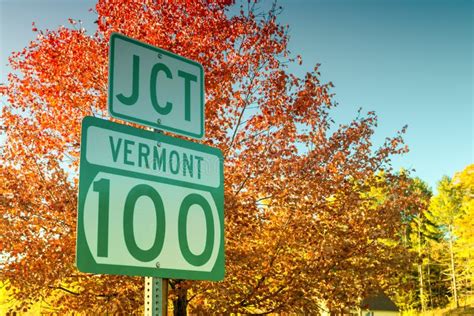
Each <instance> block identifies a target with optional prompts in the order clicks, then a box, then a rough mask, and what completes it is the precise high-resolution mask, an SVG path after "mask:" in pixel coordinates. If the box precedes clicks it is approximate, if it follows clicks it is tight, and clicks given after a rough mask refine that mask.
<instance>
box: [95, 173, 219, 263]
mask: <svg viewBox="0 0 474 316" xmlns="http://www.w3.org/2000/svg"><path fill="white" fill-rule="evenodd" d="M93 190H94V192H97V193H98V194H99V205H98V206H99V212H98V215H99V218H98V242H97V256H98V257H108V253H109V211H110V207H109V201H110V180H109V179H100V180H98V181H95V182H94V183H93ZM142 196H146V197H148V198H149V199H150V200H151V201H152V202H153V205H154V209H155V218H156V232H155V236H154V241H153V244H152V246H151V247H150V248H149V249H143V248H141V247H140V246H139V245H138V244H137V242H136V240H135V231H134V225H133V219H134V213H135V204H136V203H137V200H138V199H139V198H140V197H142ZM193 205H198V206H200V207H201V208H202V210H203V211H204V217H205V220H206V244H205V247H204V250H203V251H202V253H200V254H194V253H192V252H191V250H190V248H189V243H188V236H187V219H188V214H189V210H190V208H191V206H193ZM122 229H123V236H124V239H125V245H126V247H127V249H128V251H129V252H130V254H131V255H132V256H133V257H134V258H135V259H137V260H139V261H142V262H148V261H151V260H153V259H155V258H157V257H158V256H159V255H160V253H161V250H162V249H163V243H164V240H165V231H166V218H165V209H164V205H163V200H162V198H161V196H160V194H159V193H158V192H157V191H156V190H155V189H154V188H153V187H151V186H149V185H147V184H139V185H136V186H134V187H133V188H132V189H130V191H129V192H128V194H127V197H126V199H125V206H124V212H123V223H122ZM214 238H215V236H214V219H213V216H212V211H211V206H210V205H209V203H208V201H207V200H206V199H205V198H204V197H203V196H202V195H199V194H196V193H191V194H188V195H187V196H186V197H185V198H184V199H183V201H182V202H181V205H180V207H179V213H178V241H179V248H180V251H181V254H182V255H183V257H184V259H185V260H186V261H187V262H188V263H189V264H191V265H194V266H202V265H204V264H205V263H206V262H208V261H209V259H210V258H211V255H212V250H213V246H214Z"/></svg>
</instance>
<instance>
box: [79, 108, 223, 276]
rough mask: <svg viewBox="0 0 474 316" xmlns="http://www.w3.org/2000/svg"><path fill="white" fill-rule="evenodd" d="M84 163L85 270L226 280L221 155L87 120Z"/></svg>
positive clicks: (198, 146)
mask: <svg viewBox="0 0 474 316" xmlns="http://www.w3.org/2000/svg"><path fill="white" fill-rule="evenodd" d="M80 161H81V163H80V178H79V201H78V204H79V207H78V224H77V249H76V261H77V267H78V269H79V270H81V271H83V272H91V273H105V274H125V275H140V276H154V277H162V278H176V279H192V280H214V281H216V280H221V279H223V277H224V187H223V181H224V177H223V160H222V153H221V151H220V150H219V149H217V148H212V147H208V146H205V145H201V144H197V143H193V142H189V141H185V140H182V139H179V138H173V137H168V136H165V135H163V134H161V133H154V132H150V131H146V130H142V129H137V128H133V127H130V126H125V125H122V124H117V123H113V122H110V121H106V120H102V119H98V118H94V117H86V118H84V120H83V122H82V140H81V160H80Z"/></svg>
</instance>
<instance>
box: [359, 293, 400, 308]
mask: <svg viewBox="0 0 474 316" xmlns="http://www.w3.org/2000/svg"><path fill="white" fill-rule="evenodd" d="M360 307H361V308H362V309H363V310H378V311H396V312H398V311H399V309H398V307H397V305H395V303H394V302H393V301H392V300H391V299H390V298H389V297H388V296H387V295H386V294H385V293H378V294H376V295H372V296H369V297H367V298H365V299H363V300H362V302H361V303H360Z"/></svg>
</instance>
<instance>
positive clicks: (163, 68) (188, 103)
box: [108, 33, 204, 139]
mask: <svg viewBox="0 0 474 316" xmlns="http://www.w3.org/2000/svg"><path fill="white" fill-rule="evenodd" d="M108 93H109V95H108V104H109V112H110V115H111V116H112V117H115V118H118V119H122V120H125V121H130V122H134V123H138V124H142V125H146V126H150V127H153V128H156V129H160V130H166V131H170V132H173V133H176V134H180V135H184V136H188V137H193V138H198V139H200V138H202V137H204V71H203V67H202V65H201V64H199V63H197V62H195V61H192V60H189V59H186V58H184V57H182V56H178V55H175V54H173V53H171V52H168V51H165V50H163V49H161V48H158V47H154V46H151V45H148V44H146V43H143V42H139V41H137V40H134V39H131V38H129V37H126V36H123V35H121V34H118V33H113V34H112V35H111V38H110V56H109V91H108Z"/></svg>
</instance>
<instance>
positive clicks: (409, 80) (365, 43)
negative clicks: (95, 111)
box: [0, 0, 474, 189]
mask: <svg viewBox="0 0 474 316" xmlns="http://www.w3.org/2000/svg"><path fill="white" fill-rule="evenodd" d="M279 3H280V4H281V5H282V6H283V12H282V14H281V15H280V16H279V21H280V22H281V23H282V24H284V25H285V24H288V25H289V27H290V28H289V35H290V43H289V48H290V50H291V52H292V53H293V54H295V55H296V54H300V55H301V56H302V58H303V65H302V66H295V67H291V68H290V71H292V72H295V73H296V74H299V75H304V73H305V72H306V71H309V70H311V69H312V68H313V67H314V65H315V64H316V63H320V64H321V68H320V71H321V73H322V79H323V81H331V82H333V83H334V85H335V88H334V89H333V92H334V93H335V94H336V96H335V100H336V101H337V102H338V103H339V106H338V107H337V108H336V109H335V110H334V111H333V117H334V118H335V119H336V122H337V123H341V124H343V123H347V122H349V121H350V120H351V119H352V118H354V117H355V116H356V115H357V110H358V109H359V108H362V110H363V112H368V111H375V112H376V114H377V115H378V118H379V123H378V127H377V129H376V133H375V138H374V143H375V144H381V143H382V142H383V140H384V138H385V137H389V136H394V135H395V134H396V132H397V131H398V130H400V129H401V128H402V127H403V126H404V125H408V131H407V134H406V135H405V141H406V143H407V144H408V146H409V148H410V152H409V153H408V154H406V155H404V156H402V157H396V158H395V159H394V160H393V166H394V167H395V168H397V169H398V168H402V167H403V168H408V169H415V172H414V175H415V176H418V177H420V178H421V179H423V180H424V181H426V182H427V183H428V184H429V186H431V187H432V188H433V189H435V187H436V183H437V181H439V180H440V179H441V177H442V176H443V175H448V176H453V175H454V173H455V172H457V171H461V170H462V169H464V168H465V167H466V166H467V165H468V164H471V163H474V159H473V158H474V144H473V143H474V141H473V139H474V130H473V122H474V113H473V108H474V106H473V91H474V86H473V72H474V63H473V45H474V39H473V21H472V20H473V14H472V12H474V10H473V9H474V8H473V6H474V5H473V2H472V1H471V0H313V1H310V0H306V1H303V0H281V1H279ZM93 6H94V1H89V0H81V1H74V0H16V1H15V0H0V48H1V49H0V63H1V65H0V66H1V68H0V83H5V82H6V74H7V73H8V71H9V68H8V66H7V63H8V62H7V58H8V56H9V55H10V53H11V52H12V51H18V50H21V49H22V48H24V47H25V46H27V45H28V43H29V41H31V40H33V39H34V38H35V36H36V34H35V33H33V32H32V31H31V23H32V22H33V21H34V22H35V23H36V26H37V28H38V29H46V28H48V29H56V28H57V27H58V26H60V25H68V22H67V19H68V18H73V19H77V20H82V21H83V25H84V27H85V28H86V29H87V30H88V31H89V32H90V33H91V34H92V33H93V31H94V30H95V24H94V23H93V21H94V20H95V19H96V15H95V13H93V12H89V9H90V8H93ZM2 102H5V101H4V100H2Z"/></svg>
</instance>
